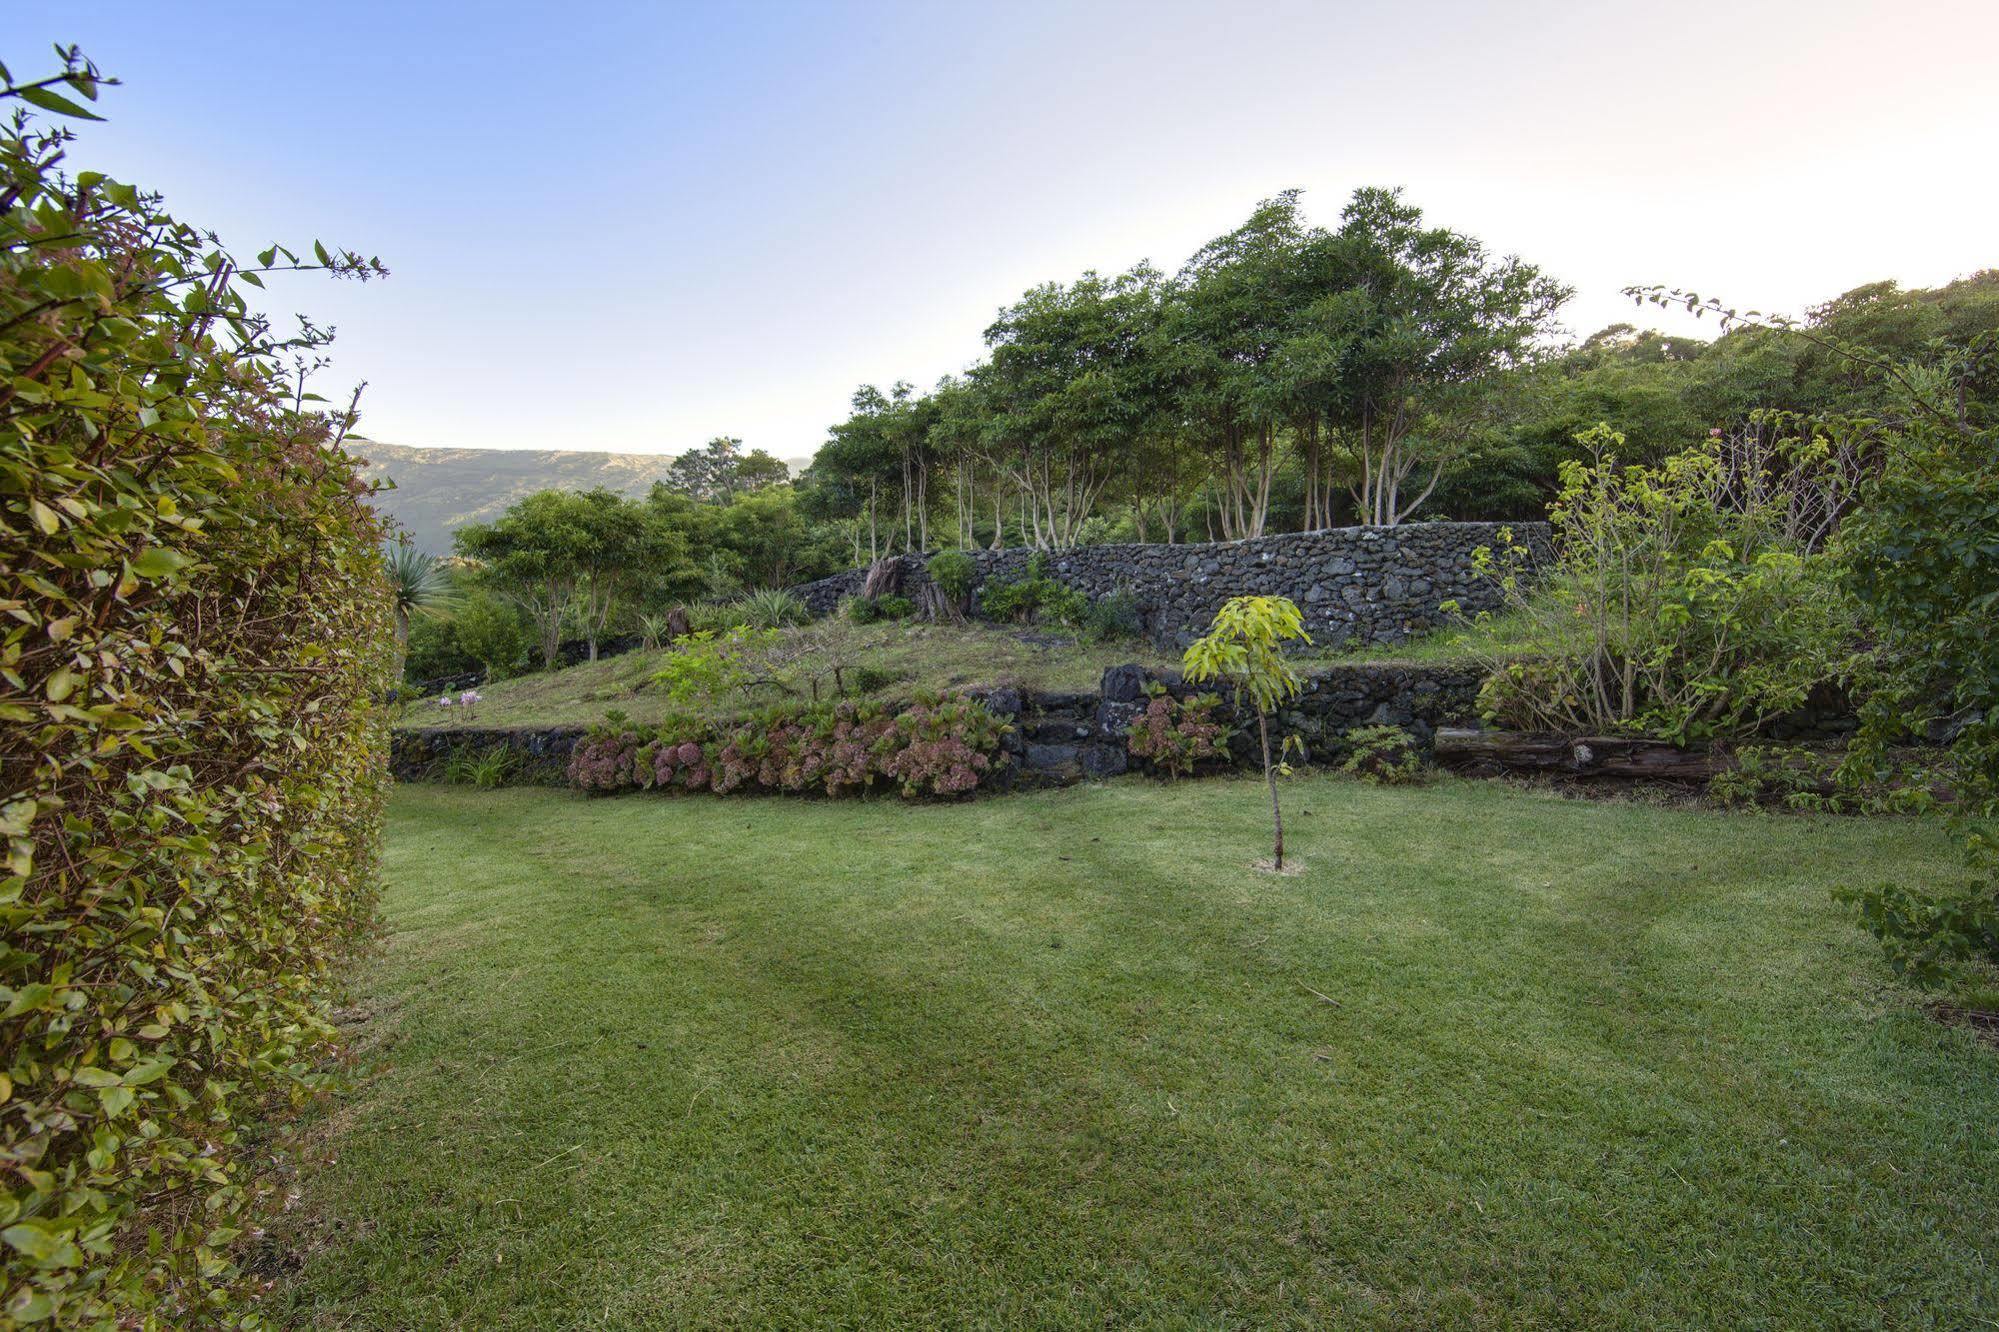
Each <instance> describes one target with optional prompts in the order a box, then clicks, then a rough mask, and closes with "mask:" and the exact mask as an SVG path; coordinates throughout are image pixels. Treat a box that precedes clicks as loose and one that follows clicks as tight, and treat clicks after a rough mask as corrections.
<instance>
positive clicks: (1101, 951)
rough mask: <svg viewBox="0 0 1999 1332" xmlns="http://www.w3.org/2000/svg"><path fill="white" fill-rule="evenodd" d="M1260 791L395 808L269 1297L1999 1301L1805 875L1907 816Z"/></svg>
mask: <svg viewBox="0 0 1999 1332" xmlns="http://www.w3.org/2000/svg"><path fill="white" fill-rule="evenodd" d="M1287 793H1288V795H1287V798H1288V801H1289V806H1288V807H1289V810H1290V812H1291V815H1292V819H1291V823H1292V827H1293V831H1294V838H1293V850H1294V853H1295V854H1296V855H1297V856H1298V857H1300V858H1301V859H1302V861H1303V862H1304V864H1305V866H1306V868H1305V872H1303V873H1302V874H1299V875H1296V876H1294V877H1285V878H1278V877H1273V876H1269V875H1265V874H1260V873H1258V872H1256V871H1254V870H1252V869H1251V868H1249V863H1250V862H1251V861H1252V859H1254V858H1255V857H1256V856H1258V855H1260V854H1263V853H1264V850H1265V848H1264V846H1263V844H1262V841H1261V839H1262V836H1263V833H1264V828H1265V823H1264V821H1265V819H1266V817H1267V814H1266V810H1265V806H1264V803H1263V802H1264V795H1263V790H1262V788H1261V786H1259V785H1258V784H1256V783H1255V782H1250V781H1230V780H1221V781H1211V782H1201V783H1183V784H1181V785H1179V786H1175V787H1159V786H1154V785H1150V784H1147V783H1145V782H1142V781H1138V780H1125V781H1120V782H1116V783H1112V784H1109V785H1104V786H1096V787H1077V788H1073V789H1070V790H1065V791H1056V792H1046V793H1040V794H1034V795H1024V796H1016V797H1010V798H1005V799H991V800H985V801H981V802H978V803H974V804H970V805H963V806H915V807H904V806H901V805H898V804H894V803H891V802H887V801H882V802H870V803H844V804H842V803H827V802H817V803H814V802H805V801H787V800H779V799H716V798H712V797H695V798H687V799H680V800H673V799H662V798H655V797H632V798H623V799H612V800H595V801H592V800H585V799H582V798H580V797H577V796H574V795H571V794H568V793H562V792H552V791H542V790H508V791H500V792H490V793H488V792H473V791H467V790H463V789H452V788H431V787H418V788H404V789H402V790H400V791H399V792H398V793H397V795H396V798H395V802H394V805H393V808H392V816H391V820H390V827H389V842H388V846H389V863H388V869H389V880H390V883H389V891H388V897H387V905H386V911H387V918H388V924H389V933H388V938H387V941H386V946H385V948H384V949H383V951H382V953H381V954H380V956H379V957H377V958H375V959H374V960H372V961H371V962H370V963H368V964H367V966H366V968H365V970H364V973H363V975H362V978H361V984H362V998H361V1005H360V1006H361V1008H362V1009H363V1011H365V1012H366V1013H367V1014H368V1015H369V1016H368V1017H367V1018H366V1020H365V1021H362V1022H360V1023H359V1024H358V1025H357V1028H356V1038H357V1040H358V1041H359V1042H360V1043H361V1046H362V1052H363V1058H364V1061H366V1062H367V1063H368V1064H369V1065H370V1066H372V1067H373V1068H375V1069H376V1070H377V1071H376V1072H375V1073H374V1074H373V1075H372V1076H371V1077H370V1078H369V1079H368V1080H367V1081H366V1082H365V1083H364V1084H363V1085H362V1087H361V1088H360V1090H359V1091H358V1092H357V1094H356V1095H354V1096H353V1097H352V1098H350V1099H349V1100H347V1101H345V1102H341V1103H338V1104H337V1105H336V1106H334V1107H333V1108H332V1110H331V1111H330V1112H329V1115H328V1117H326V1118H325V1119H323V1120H321V1121H318V1122H316V1123H314V1124H312V1125H309V1126H308V1132H307V1137H306V1148H305V1155H306V1156H307V1157H308V1159H309V1160H310V1161H311V1162H314V1163H316V1164H311V1165H309V1167H308V1168H307V1170H306V1171H305V1173H304V1175H303V1176H302V1178H301V1179H300V1181H299V1184H298V1187H299V1189H300V1191H301V1193H302V1198H301V1201H300V1202H299V1204H298V1205H297V1206H296V1207H295V1208H294V1209H293V1210H292V1211H291V1213H290V1214H289V1215H288V1217H287V1218H286V1220H285V1221H284V1223H283V1224H282V1225H280V1226H279V1227H278V1229H277V1230H276V1231H275V1232H274V1235H273V1239H272V1250H271V1252H270V1253H268V1254H267V1255H266V1257H267V1258H269V1259H270V1260H271V1263H270V1266H271V1270H273V1271H282V1270H285V1269H286V1268H287V1267H288V1266H291V1265H293V1264H297V1265H298V1266H297V1270H296V1271H295V1273H294V1274H293V1275H290V1276H288V1277H286V1278H285V1279H284V1280H282V1281H281V1282H280V1283H279V1285H278V1287H277V1289H276V1290H275V1292H274V1294H273V1296H272V1303H273V1305H274V1306H275V1307H274V1308H273V1309H272V1312H273V1313H274V1314H275V1315H276V1316H277V1317H278V1318H279V1320H280V1321H285V1320H289V1321H290V1322H291V1323H292V1324H293V1325H296V1326H301V1327H321V1328H371V1329H377V1328H379V1329H391V1328H393V1329H402V1328H441V1327H451V1328H520V1329H561V1328H679V1327H690V1326H724V1327H854V1328H861V1327H867V1328H880V1327H916V1328H930V1327H940V1326H952V1327H987V1328H1017V1327H1064V1328H1067V1327H1095V1328H1101V1327H1119V1328H1203V1329H1205V1328H1265V1327H1362V1328H1367V1327H1416V1328H1428V1327H1445V1328H1517V1327H1550V1328H1556V1327H1560V1328H1576V1327H1590V1328H1634V1329H1635V1328H1644V1329H1651V1328H1769V1327H1783V1328H1821V1327H1856V1328H1857V1327H1883V1326H1889V1327H1949V1328H1964V1327H1973V1326H1984V1325H1989V1324H1990V1322H1991V1320H1992V1319H1993V1318H1994V1316H1995V1311H1999V1272H1995V1270H1994V1264H1993V1259H1994V1251H1995V1248H1999V1240H1995V1235H1999V1055H1995V1052H1994V1051H1992V1050H1991V1049H1989V1048H1986V1047H1984V1046H1982V1045H1980V1044H1979V1043H1978V1042H1977V1041H1976V1040H1975V1039H1974V1038H1973V1037H1972V1036H1970V1035H1969V1034H1967V1033H1966V1032H1964V1031H1962V1030H1958V1029H1950V1028H1945V1027H1942V1026H1939V1025H1937V1024H1936V1023H1934V1022H1932V1021H1931V1020H1930V1019H1929V1018H1928V1017H1926V1016H1925V1015H1924V1014H1923V1012H1922V1011H1921V1009H1920V1008H1919V1007H1918V1006H1917V1005H1916V1004H1915V1003H1914V1002H1913V1000H1912V998H1911V997H1910V996H1909V995H1908V994H1907V993H1905V992H1903V991H1901V990H1898V989H1896V988H1894V987H1892V986H1890V985H1889V984H1888V983H1887V980H1886V978H1885V972H1884V970H1883V968H1882V966H1881V964H1880V963H1879V961H1878V960H1877V957H1876V955H1875V954H1874V952H1873V951H1872V944H1871V942H1870V941H1869V940H1867V939H1866V938H1865V937H1864V936H1861V935H1860V934H1859V933H1857V932H1856V931H1855V930H1854V929H1853V928H1852V927H1851V926H1850V925H1848V924H1847V923H1845V922H1844V921H1843V920H1842V919H1840V918H1839V916H1838V915H1836V914H1835V912H1834V910H1833V909H1832V908H1831V906H1830V905H1829V903H1828V900H1827V891H1828V889H1829V888H1830V887H1831V885H1832V884H1834V883H1835V882H1837V881H1839V880H1841V879H1842V878H1858V879H1863V880H1865V879H1870V878H1872V877H1874V876H1876V875H1882V874H1886V873H1888V872H1890V871H1891V870H1896V869H1900V870H1903V871H1906V872H1917V873H1925V872H1927V873H1936V874H1941V873H1944V872H1946V869H1947V867H1948V866H1949V865H1950V863H1951V861H1950V858H1949V855H1948V852H1947V849H1946V847H1945V845H1944V844H1943V841H1942V839H1941V837H1940V836H1939V835H1937V834H1936V832H1935V831H1934V830H1933V829H1930V828H1927V827H1925V826H1923V825H1920V824H1916V823H1912V822H1880V821H1862V820H1847V821H1835V820H1830V819H1818V818H1804V817H1778V818H1764V817H1754V816H1723V815H1716V814H1709V813H1701V812H1694V811H1687V810H1674V809H1666V808H1659V807H1651V806H1641V805H1626V804H1610V803H1585V802H1572V801H1564V800H1561V799H1558V798H1556V797H1553V796H1549V795H1545V794H1540V793H1535V792H1530V791H1525V790H1521V789H1518V788H1510V787H1507V786H1504V785H1500V784H1469V783H1462V784H1459V783H1447V784H1444V785H1441V786H1437V787H1432V788H1428V789H1423V790H1415V791H1401V790H1376V789H1373V788H1369V787H1364V786H1359V785H1355V784H1351V783H1347V782H1343V781H1340V780H1337V779H1334V778H1331V777H1325V776H1308V777H1302V778H1300V779H1298V780H1296V781H1294V782H1292V783H1291V784H1290V785H1289V786H1288V787H1287ZM1321 995H1323V996H1325V998H1324V999H1322V998H1321V997H1320V996H1321ZM1327 1000H1331V1001H1332V1002H1327Z"/></svg>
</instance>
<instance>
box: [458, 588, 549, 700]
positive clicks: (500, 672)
mask: <svg viewBox="0 0 1999 1332" xmlns="http://www.w3.org/2000/svg"><path fill="white" fill-rule="evenodd" d="M451 628H452V632H453V634H454V635H455V637H456V638H457V640H458V646H459V648H460V649H461V650H462V651H463V652H464V653H465V654H466V655H467V656H469V657H471V658H472V659H473V661H475V662H477V663H478V665H479V666H481V667H482V668H484V670H485V672H486V678H487V679H489V680H499V679H504V678H505V677H507V676H509V675H512V674H514V673H515V672H516V671H518V670H519V669H520V668H521V666H522V664H523V663H524V662H526V660H527V655H528V652H529V651H530V650H531V649H532V647H533V644H532V642H531V641H530V638H529V635H528V627H527V625H526V623H525V622H523V621H522V619H521V615H520V612H519V611H517V610H515V609H514V608H513V607H512V606H509V605H508V604H507V603H506V602H504V601H501V600H500V599H499V598H498V597H496V596H494V595H493V594H492V593H490V592H474V593H473V594H472V595H471V596H469V597H467V598H465V601H464V603H463V604H462V605H461V606H459V608H458V612H457V614H456V615H454V616H453V617H452V621H451Z"/></svg>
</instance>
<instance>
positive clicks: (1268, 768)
mask: <svg viewBox="0 0 1999 1332" xmlns="http://www.w3.org/2000/svg"><path fill="white" fill-rule="evenodd" d="M1256 732H1257V735H1258V736H1259V737H1260V738H1261V739H1262V740H1263V780H1264V781H1265V782H1266V783H1268V784H1269V786H1270V826H1271V827H1272V828H1274V829H1275V830H1276V832H1277V846H1276V850H1275V851H1274V852H1273V854H1272V855H1271V858H1270V867H1271V868H1272V869H1278V870H1281V869H1283V868H1284V811H1283V810H1282V809H1281V808H1279V806H1278V804H1277V765H1276V764H1274V763H1272V762H1271V761H1270V718H1269V716H1268V715H1267V714H1266V713H1265V712H1264V711H1263V709H1261V708H1258V709H1257V711H1256Z"/></svg>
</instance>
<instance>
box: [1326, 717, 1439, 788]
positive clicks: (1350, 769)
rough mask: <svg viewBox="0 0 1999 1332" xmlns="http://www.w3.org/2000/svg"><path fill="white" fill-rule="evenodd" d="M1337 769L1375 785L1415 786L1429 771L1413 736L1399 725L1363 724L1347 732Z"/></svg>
mask: <svg viewBox="0 0 1999 1332" xmlns="http://www.w3.org/2000/svg"><path fill="white" fill-rule="evenodd" d="M1346 743H1347V747H1348V748H1347V756H1346V758H1345V759H1344V760H1343V761H1342V762H1341V763H1340V771H1341V772H1343V773H1346V774H1347V775H1348V776H1349V777H1358V778H1360V779H1361V780H1362V781H1364V782H1370V783H1372V784H1374V785H1376V786H1415V785H1417V784H1418V783H1420V782H1422V781H1423V780H1424V778H1425V777H1426V776H1427V775H1428V774H1427V772H1426V771H1425V769H1424V767H1423V753H1422V750H1421V749H1420V748H1419V747H1418V746H1417V744H1416V737H1415V736H1413V735H1411V734H1409V732H1407V731H1405V730H1403V729H1402V728H1401V727H1400V726H1362V727H1358V728H1356V729H1355V730H1352V731H1348V732H1347V734H1346Z"/></svg>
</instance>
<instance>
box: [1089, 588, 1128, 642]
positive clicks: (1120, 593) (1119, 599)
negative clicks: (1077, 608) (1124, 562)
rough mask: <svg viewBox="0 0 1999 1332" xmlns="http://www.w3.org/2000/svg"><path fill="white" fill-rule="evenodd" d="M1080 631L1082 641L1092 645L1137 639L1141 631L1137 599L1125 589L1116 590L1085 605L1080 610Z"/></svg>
mask: <svg viewBox="0 0 1999 1332" xmlns="http://www.w3.org/2000/svg"><path fill="white" fill-rule="evenodd" d="M1080 627H1081V629H1082V631H1083V637H1084V638H1086V639H1089V640H1090V641H1091V642H1093V643H1115V642H1118V641H1120V640H1123V639H1128V638H1137V637H1138V636H1139V635H1140V633H1142V632H1143V630H1144V626H1143V624H1142V622H1141V617H1140V615H1139V610H1138V598H1137V597H1136V596H1134V595H1132V593H1131V592H1130V591H1129V590H1128V589H1125V588H1119V589H1118V590H1117V591H1115V592H1113V593H1111V594H1110V595H1109V596H1107V597H1103V598H1101V599H1100V600H1097V601H1093V602H1088V603H1086V604H1085V606H1084V607H1083V611H1082V615H1081V618H1080Z"/></svg>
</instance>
